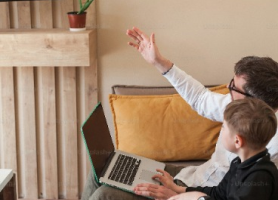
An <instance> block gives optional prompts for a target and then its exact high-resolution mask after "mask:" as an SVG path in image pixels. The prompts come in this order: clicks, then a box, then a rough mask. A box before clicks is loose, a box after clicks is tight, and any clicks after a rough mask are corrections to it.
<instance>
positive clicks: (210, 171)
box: [164, 65, 278, 187]
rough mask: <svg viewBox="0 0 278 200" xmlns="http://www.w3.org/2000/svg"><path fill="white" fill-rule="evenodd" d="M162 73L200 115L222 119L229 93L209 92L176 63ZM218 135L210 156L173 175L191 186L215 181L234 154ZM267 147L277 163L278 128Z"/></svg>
mask: <svg viewBox="0 0 278 200" xmlns="http://www.w3.org/2000/svg"><path fill="white" fill-rule="evenodd" d="M164 76H165V77H166V78H167V79H168V81H169V82H170V83H171V84H172V85H173V86H174V87H175V88H176V90H177V92H178V93H179V94H180V95H181V96H182V98H183V99H184V100H185V101H186V102H187V103H188V104H189V105H191V107H192V108H193V109H194V110H196V111H197V112H198V113H199V114H200V115H202V116H204V117H206V118H208V119H211V120H213V121H218V122H223V114H224V110H225V108H226V105H227V104H229V103H230V102H231V95H230V94H227V95H223V94H218V93H215V92H211V91H210V90H209V89H206V88H205V87H204V86H203V85H202V84H201V83H200V82H198V81H197V80H195V79H194V78H192V77H191V76H189V75H188V74H186V73H185V72H184V71H182V70H181V69H179V68H178V67H177V66H175V65H174V66H173V68H172V69H171V70H170V71H169V72H168V73H167V74H166V75H164ZM276 117H277V113H276ZM220 137H221V133H220ZM220 137H219V138H218V141H217V143H216V148H215V152H214V153H213V154H212V156H211V159H210V160H208V161H207V162H205V163H204V164H202V165H200V166H189V167H186V168H184V169H182V170H181V171H180V173H178V174H177V175H176V177H175V179H179V180H181V181H183V182H184V183H185V184H187V185H188V186H191V187H196V186H202V187H204V186H215V185H218V183H219V182H220V181H221V180H222V178H223V177H224V175H225V174H226V172H227V171H228V169H229V167H230V162H231V161H232V160H233V159H234V158H235V157H236V156H237V155H236V154H233V153H231V152H229V151H227V150H226V149H225V148H224V146H223V145H222V143H221V140H220ZM267 148H268V151H269V153H270V155H271V160H272V161H273V162H274V163H275V165H276V166H278V131H276V134H275V136H274V137H273V138H272V139H271V141H270V142H269V144H268V145H267Z"/></svg>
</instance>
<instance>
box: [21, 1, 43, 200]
mask: <svg viewBox="0 0 278 200" xmlns="http://www.w3.org/2000/svg"><path fill="white" fill-rule="evenodd" d="M16 14H17V22H18V27H16V28H20V29H30V28H31V11H30V2H28V1H22V2H17V9H16ZM16 83H17V85H16V88H17V98H18V101H17V109H18V113H17V114H18V130H17V131H18V132H17V137H18V147H19V149H18V162H19V168H20V171H19V174H18V180H19V198H20V197H24V198H34V199H36V198H38V189H37V147H36V143H37V141H36V120H35V96H34V95H35V88H34V71H33V68H32V67H27V68H16Z"/></svg>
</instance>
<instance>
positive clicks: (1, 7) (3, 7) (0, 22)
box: [0, 2, 10, 28]
mask: <svg viewBox="0 0 278 200" xmlns="http://www.w3.org/2000/svg"><path fill="white" fill-rule="evenodd" d="M9 16H10V15H9V4H8V3H6V2H1V3H0V28H9V27H10V18H9Z"/></svg>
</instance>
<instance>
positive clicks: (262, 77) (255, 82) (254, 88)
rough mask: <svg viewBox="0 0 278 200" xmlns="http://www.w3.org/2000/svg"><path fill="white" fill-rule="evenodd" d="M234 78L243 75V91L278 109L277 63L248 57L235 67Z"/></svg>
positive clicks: (265, 58)
mask: <svg viewBox="0 0 278 200" xmlns="http://www.w3.org/2000/svg"><path fill="white" fill-rule="evenodd" d="M234 72H235V75H236V76H239V75H243V76H244V79H245V80H246V84H245V85H244V86H243V89H244V91H245V92H247V93H248V94H251V95H252V96H253V97H255V98H258V99H261V100H263V101H264V102H266V103H267V104H268V105H269V106H270V107H272V108H273V109H277V108H278V63H277V62H276V61H274V60H272V59H271V58H269V57H257V56H248V57H244V58H242V59H241V60H240V61H238V62H237V63H236V65H235V68H234Z"/></svg>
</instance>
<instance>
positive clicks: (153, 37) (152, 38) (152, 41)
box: [151, 33, 163, 172]
mask: <svg viewBox="0 0 278 200" xmlns="http://www.w3.org/2000/svg"><path fill="white" fill-rule="evenodd" d="M151 43H152V44H154V43H155V36H154V33H152V34H151ZM158 170H159V172H161V171H163V170H160V169H158ZM158 170H157V171H158Z"/></svg>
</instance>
